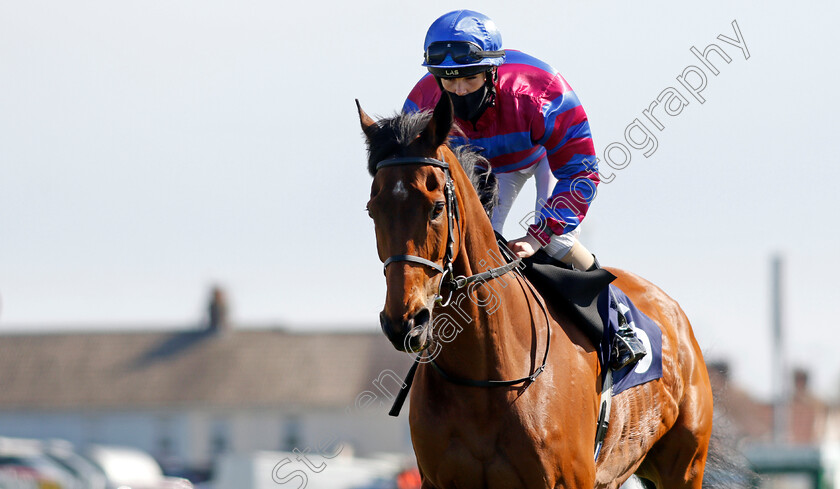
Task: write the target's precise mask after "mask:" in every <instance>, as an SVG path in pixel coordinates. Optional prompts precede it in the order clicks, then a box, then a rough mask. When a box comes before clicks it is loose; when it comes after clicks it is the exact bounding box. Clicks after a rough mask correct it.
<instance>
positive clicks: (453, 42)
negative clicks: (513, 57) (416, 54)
mask: <svg viewBox="0 0 840 489" xmlns="http://www.w3.org/2000/svg"><path fill="white" fill-rule="evenodd" d="M423 51H424V59H423V66H425V67H426V68H428V69H429V72H430V73H432V74H433V75H435V76H438V77H441V78H458V77H464V76H470V75H474V74H476V73H481V72H482V71H487V70H489V69H491V68H493V67H494V66H499V65H501V64H502V63H504V62H505V52H504V51H503V50H502V34H501V33H500V32H499V29H497V28H496V23H495V22H493V20H492V19H490V17H487V16H486V15H484V14H481V13H479V12H475V11H473V10H455V11H453V12H449V13H448V14H444V15H442V16H440V17H439V18H438V19H437V20H436V21H434V22H433V23H432V25H431V26H430V27H429V30H428V32H426V40H425V42H424V43H423Z"/></svg>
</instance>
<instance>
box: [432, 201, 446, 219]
mask: <svg viewBox="0 0 840 489" xmlns="http://www.w3.org/2000/svg"><path fill="white" fill-rule="evenodd" d="M445 208H446V202H435V207H434V208H433V209H432V219H437V218H438V217H440V215H441V214H443V210H444V209H445Z"/></svg>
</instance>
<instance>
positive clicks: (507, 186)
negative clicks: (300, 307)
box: [490, 158, 580, 259]
mask: <svg viewBox="0 0 840 489" xmlns="http://www.w3.org/2000/svg"><path fill="white" fill-rule="evenodd" d="M531 177H534V181H535V183H536V188H537V198H536V204H535V205H534V219H533V221H532V222H528V224H533V223H534V222H536V217H537V216H539V213H540V210H541V209H542V208H543V206H544V205H545V203H546V202H548V198H549V197H551V193H552V191H553V190H554V186H555V185H557V179H556V178H554V175H553V174H552V173H551V167H549V165H548V160H547V159H546V158H543V159H541V160H540V161H539V162H538V163H537V164H536V165H533V166H531V167H529V168H525V169H524V170H519V171H515V172H510V173H499V174H497V175H496V180H497V181H498V182H499V204H498V205H497V206H496V207H495V208H494V209H493V217H492V218H491V220H490V221H491V222H492V223H493V229H494V230H495V231H496V232H498V233H500V234H501V233H502V232H503V230H504V226H505V221H506V220H507V217H508V214H510V209H511V207H513V201H514V200H516V196H517V195H519V191H520V190H522V187H523V186H525V182H527V181H528V179H529V178H531ZM526 217H527V216H526ZM523 224H524V223H523ZM524 231H525V232H527V229H525V230H524ZM523 234H524V233H523ZM579 234H580V226H578V227H576V228H575V229H573V230H572V231H570V232H568V233H565V234H561V235H559V236H557V235H552V236H551V242H550V243H548V245H546V246H545V252H546V253H548V254H549V255H551V256H552V257H554V258H557V259H560V258H562V257H563V256H565V255H566V253H568V252H569V250H570V249H571V248H572V245H573V244H575V241H577V239H578V235H579Z"/></svg>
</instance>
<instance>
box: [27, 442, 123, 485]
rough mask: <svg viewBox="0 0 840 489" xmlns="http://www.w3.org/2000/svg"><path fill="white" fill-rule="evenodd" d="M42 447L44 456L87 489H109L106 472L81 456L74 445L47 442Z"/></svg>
mask: <svg viewBox="0 0 840 489" xmlns="http://www.w3.org/2000/svg"><path fill="white" fill-rule="evenodd" d="M42 445H43V452H44V455H46V456H47V457H49V458H50V459H52V460H53V461H54V462H56V463H58V464H59V465H61V466H62V467H64V468H65V469H66V470H67V471H69V472H70V473H72V474H73V475H74V476H76V478H77V479H79V480H80V481H81V482H82V486H83V487H84V488H85V489H108V479H107V477H105V472H103V471H102V470H101V469H100V468H98V467H97V466H96V465H94V464H93V462H91V461H90V460H88V459H86V458H85V457H83V456H81V455H79V454H78V453H77V452H76V451H75V450H74V448H73V444H72V443H70V442H68V441H65V440H47V441H45V442H43V444H42Z"/></svg>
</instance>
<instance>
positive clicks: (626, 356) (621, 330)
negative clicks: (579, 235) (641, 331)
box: [586, 255, 647, 370]
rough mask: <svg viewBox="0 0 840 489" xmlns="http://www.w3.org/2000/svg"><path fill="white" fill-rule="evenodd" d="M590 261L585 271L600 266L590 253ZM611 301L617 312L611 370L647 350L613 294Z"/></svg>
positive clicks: (624, 364) (626, 364)
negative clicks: (616, 328) (619, 307)
mask: <svg viewBox="0 0 840 489" xmlns="http://www.w3.org/2000/svg"><path fill="white" fill-rule="evenodd" d="M592 261H593V263H592V266H590V267H589V268H588V269H587V270H586V271H587V272H591V271H592V270H597V269H599V268H601V264H600V263H598V258H596V257H595V255H592ZM610 295H612V291H610ZM612 302H613V303H614V304H616V312H617V313H618V331H616V334H615V337H614V338H613V340H612V345H610V348H611V349H612V352H611V355H610V356H611V358H612V361H611V362H610V368H611V369H613V370H621V369H622V368H624V367H626V366H628V365H631V364H633V363H636V362H638V361H639V360H641V359H642V358H644V356H645V355H647V350H646V349H645V344H644V343H642V340H640V339H639V337H638V336H637V335H636V332H635V331H633V328H631V327H630V325H629V324H627V318H626V317H624V314H623V313H622V312H621V310H619V309H618V301H617V300H616V298H615V296H614V295H613V296H612Z"/></svg>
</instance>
